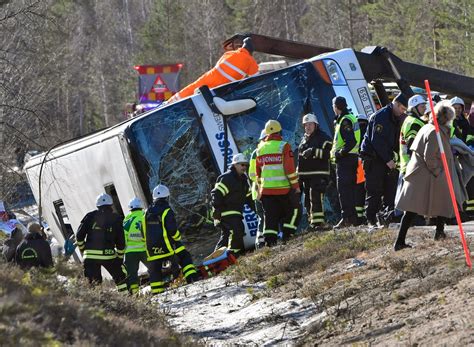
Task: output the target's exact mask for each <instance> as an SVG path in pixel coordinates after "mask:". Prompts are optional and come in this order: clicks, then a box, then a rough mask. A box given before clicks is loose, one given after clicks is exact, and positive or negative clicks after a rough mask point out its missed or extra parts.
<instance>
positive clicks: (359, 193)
mask: <svg viewBox="0 0 474 347" xmlns="http://www.w3.org/2000/svg"><path fill="white" fill-rule="evenodd" d="M356 212H357V219H358V220H359V222H361V221H362V220H363V219H364V212H365V183H364V182H362V183H359V184H357V185H356Z"/></svg>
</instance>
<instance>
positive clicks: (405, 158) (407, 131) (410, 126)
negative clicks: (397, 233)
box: [394, 95, 427, 217]
mask: <svg viewBox="0 0 474 347" xmlns="http://www.w3.org/2000/svg"><path fill="white" fill-rule="evenodd" d="M426 109H427V104H426V100H425V99H424V98H423V97H422V96H421V95H413V96H412V97H410V99H408V112H407V117H406V118H405V119H404V120H403V123H402V127H401V130H400V143H399V146H400V149H399V151H400V153H399V159H400V173H399V176H398V183H397V192H396V196H395V204H396V203H397V201H398V199H399V196H400V193H401V190H402V185H403V178H404V177H405V171H406V168H407V165H408V162H409V161H410V158H411V153H412V150H411V149H410V148H411V145H412V144H413V141H414V140H415V137H416V134H418V131H419V130H420V129H421V128H422V127H423V126H424V125H425V124H426V122H425V121H424V120H423V119H422V118H423V117H424V114H425V112H426ZM402 214H403V213H402V211H399V210H396V211H395V213H394V216H396V217H399V216H401V215H402Z"/></svg>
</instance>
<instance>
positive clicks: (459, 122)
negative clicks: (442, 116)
mask: <svg viewBox="0 0 474 347" xmlns="http://www.w3.org/2000/svg"><path fill="white" fill-rule="evenodd" d="M450 103H451V106H453V107H454V110H455V111H456V117H454V120H453V130H452V131H453V132H454V136H456V137H457V138H458V139H460V140H462V141H463V142H464V143H466V142H467V136H468V135H469V134H471V133H472V130H471V127H470V126H469V121H468V120H467V119H466V116H465V115H464V108H465V105H464V100H463V99H461V98H460V97H457V96H455V97H454V98H452V99H451V100H450Z"/></svg>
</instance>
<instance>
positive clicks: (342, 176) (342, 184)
mask: <svg viewBox="0 0 474 347" xmlns="http://www.w3.org/2000/svg"><path fill="white" fill-rule="evenodd" d="M357 165H358V157H357V155H355V154H349V155H347V156H346V157H344V158H340V159H338V160H337V162H336V183H337V192H338V194H339V203H340V204H341V214H342V218H344V219H347V220H351V221H355V220H356V217H357V213H356V208H355V206H356V186H357V183H356V182H357Z"/></svg>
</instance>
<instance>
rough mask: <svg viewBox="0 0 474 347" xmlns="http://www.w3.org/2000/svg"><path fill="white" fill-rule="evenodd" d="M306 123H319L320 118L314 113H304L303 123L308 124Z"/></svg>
mask: <svg viewBox="0 0 474 347" xmlns="http://www.w3.org/2000/svg"><path fill="white" fill-rule="evenodd" d="M306 123H316V124H318V125H319V122H318V118H317V117H316V115H315V114H313V113H307V114H305V115H304V117H303V124H306Z"/></svg>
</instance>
